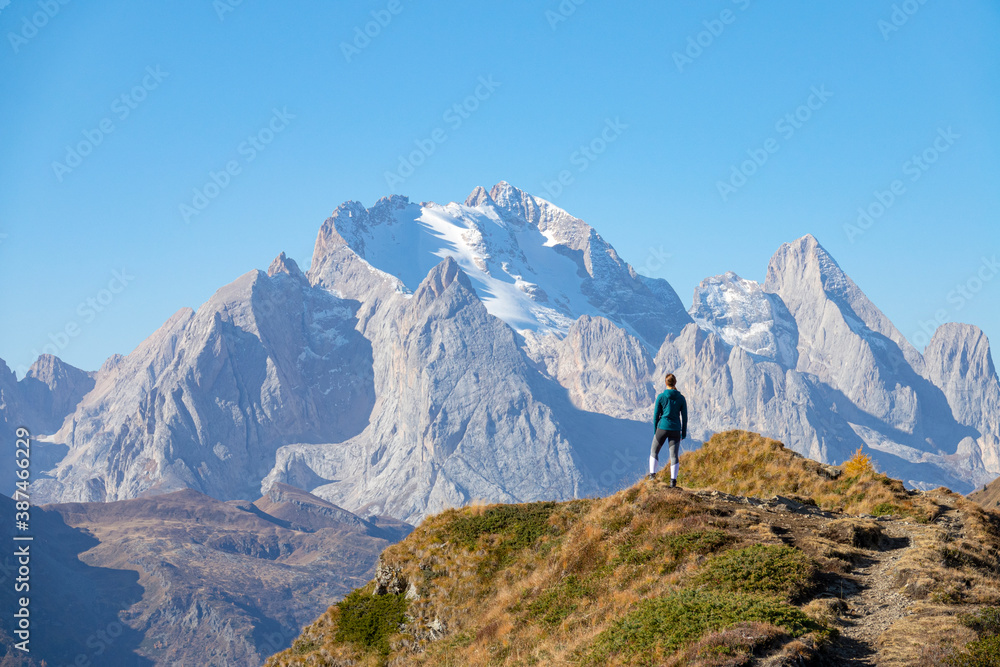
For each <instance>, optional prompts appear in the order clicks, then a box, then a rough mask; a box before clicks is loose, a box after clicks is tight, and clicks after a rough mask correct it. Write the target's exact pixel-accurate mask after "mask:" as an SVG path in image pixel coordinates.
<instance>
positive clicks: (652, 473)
mask: <svg viewBox="0 0 1000 667" xmlns="http://www.w3.org/2000/svg"><path fill="white" fill-rule="evenodd" d="M646 479H656V473H655V472H651V473H649V474H648V475H646Z"/></svg>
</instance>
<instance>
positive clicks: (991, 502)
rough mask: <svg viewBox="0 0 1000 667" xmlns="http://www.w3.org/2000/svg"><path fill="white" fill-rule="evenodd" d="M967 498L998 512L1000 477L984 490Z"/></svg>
mask: <svg viewBox="0 0 1000 667" xmlns="http://www.w3.org/2000/svg"><path fill="white" fill-rule="evenodd" d="M966 497H967V498H968V499H969V500H971V501H973V502H975V503H978V504H979V505H982V506H983V507H985V508H987V509H992V510H996V509H998V508H1000V477H998V478H997V479H995V480H993V481H992V482H990V483H989V484H987V485H985V486H984V487H983V488H981V489H976V490H975V491H973V492H972V493H970V494H969V495H968V496H966Z"/></svg>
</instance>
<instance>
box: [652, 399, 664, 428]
mask: <svg viewBox="0 0 1000 667" xmlns="http://www.w3.org/2000/svg"><path fill="white" fill-rule="evenodd" d="M662 416H663V404H662V403H661V402H660V397H659V396H657V397H656V407H655V408H654V409H653V433H656V425H657V424H659V423H660V417H662Z"/></svg>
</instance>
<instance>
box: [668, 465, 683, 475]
mask: <svg viewBox="0 0 1000 667" xmlns="http://www.w3.org/2000/svg"><path fill="white" fill-rule="evenodd" d="M680 469H681V464H680V463H674V464H672V465H671V466H670V479H677V471H678V470H680Z"/></svg>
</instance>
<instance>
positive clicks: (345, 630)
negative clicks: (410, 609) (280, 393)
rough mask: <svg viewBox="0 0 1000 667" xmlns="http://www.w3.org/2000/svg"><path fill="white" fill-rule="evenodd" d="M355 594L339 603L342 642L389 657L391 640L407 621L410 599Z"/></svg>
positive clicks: (338, 623)
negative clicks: (408, 600) (408, 601)
mask: <svg viewBox="0 0 1000 667" xmlns="http://www.w3.org/2000/svg"><path fill="white" fill-rule="evenodd" d="M363 590H364V589H359V590H355V591H352V592H351V593H350V594H349V595H348V596H347V597H346V598H344V599H343V600H341V601H340V602H338V603H337V608H338V609H339V610H340V615H339V617H338V619H337V636H336V641H338V642H351V643H353V644H356V645H358V646H359V647H361V648H363V649H365V650H367V651H374V652H376V653H379V654H381V655H388V654H389V637H390V636H392V635H394V634H396V633H397V632H399V626H400V625H401V624H402V623H403V622H404V621H405V620H406V608H407V602H406V595H405V594H403V593H400V594H399V595H370V594H367V593H364V592H362V591H363Z"/></svg>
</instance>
